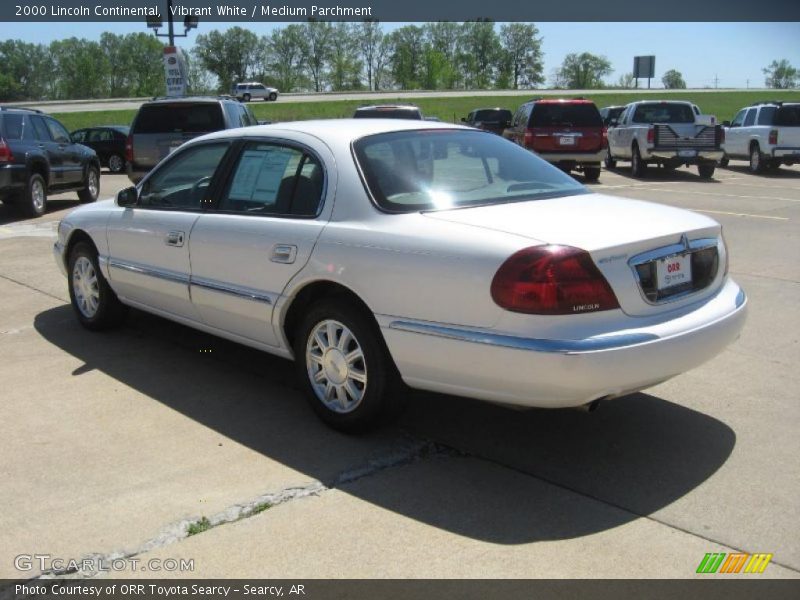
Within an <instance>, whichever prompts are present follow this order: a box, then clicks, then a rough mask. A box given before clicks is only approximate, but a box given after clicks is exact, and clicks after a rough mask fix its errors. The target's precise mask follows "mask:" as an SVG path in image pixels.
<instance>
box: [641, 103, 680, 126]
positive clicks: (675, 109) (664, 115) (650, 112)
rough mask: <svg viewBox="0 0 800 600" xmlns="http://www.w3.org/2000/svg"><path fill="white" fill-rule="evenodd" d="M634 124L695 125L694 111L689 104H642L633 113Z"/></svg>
mask: <svg viewBox="0 0 800 600" xmlns="http://www.w3.org/2000/svg"><path fill="white" fill-rule="evenodd" d="M633 122H634V123H694V111H693V110H692V107H691V106H690V105H688V104H670V103H668V102H660V103H658V104H640V105H639V106H637V107H636V111H635V112H634V113H633Z"/></svg>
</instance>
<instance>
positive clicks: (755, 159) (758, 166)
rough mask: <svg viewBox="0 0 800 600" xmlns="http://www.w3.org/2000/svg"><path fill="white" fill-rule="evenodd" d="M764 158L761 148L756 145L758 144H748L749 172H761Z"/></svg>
mask: <svg viewBox="0 0 800 600" xmlns="http://www.w3.org/2000/svg"><path fill="white" fill-rule="evenodd" d="M765 162H766V161H765V159H764V155H763V154H761V148H759V147H758V144H751V145H750V172H751V173H763V172H764V167H765Z"/></svg>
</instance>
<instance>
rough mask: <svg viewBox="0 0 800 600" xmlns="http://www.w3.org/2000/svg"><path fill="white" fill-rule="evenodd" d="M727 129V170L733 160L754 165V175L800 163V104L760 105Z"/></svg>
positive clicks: (740, 114) (747, 109) (743, 113)
mask: <svg viewBox="0 0 800 600" xmlns="http://www.w3.org/2000/svg"><path fill="white" fill-rule="evenodd" d="M723 125H724V126H725V143H724V144H723V145H722V149H723V150H724V151H725V155H724V156H723V158H722V160H721V161H720V165H722V166H723V167H726V166H727V165H728V160H729V159H731V158H734V159H742V160H747V161H750V170H751V171H752V172H753V173H760V172H762V171H764V170H765V169H777V168H778V167H780V166H781V165H793V164H795V163H800V102H759V103H758V104H754V105H752V106H748V107H745V108H743V109H742V110H740V111H739V112H738V113H736V116H735V117H734V119H733V121H732V122H730V123H729V122H727V121H725V122H724V123H723Z"/></svg>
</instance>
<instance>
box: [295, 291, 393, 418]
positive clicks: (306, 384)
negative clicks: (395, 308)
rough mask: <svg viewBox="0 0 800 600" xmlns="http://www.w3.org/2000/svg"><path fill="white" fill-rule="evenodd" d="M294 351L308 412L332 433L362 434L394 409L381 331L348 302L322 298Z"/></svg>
mask: <svg viewBox="0 0 800 600" xmlns="http://www.w3.org/2000/svg"><path fill="white" fill-rule="evenodd" d="M294 352H295V362H296V368H297V375H298V377H299V379H300V382H301V385H302V387H303V391H304V392H305V395H306V397H307V399H308V401H309V403H310V404H311V408H312V409H313V410H314V412H315V413H316V414H317V416H318V417H319V418H320V419H322V420H323V421H324V422H325V423H327V424H328V425H330V426H331V427H333V428H334V429H339V430H341V431H346V432H358V431H365V430H367V429H369V428H371V427H373V426H375V425H376V424H378V423H379V422H380V421H381V420H383V419H385V418H386V417H387V416H392V414H393V413H394V412H395V411H396V409H397V408H399V402H398V400H397V397H396V396H395V395H393V394H392V392H393V391H395V390H394V389H393V388H394V387H396V385H395V384H396V383H397V378H396V375H395V374H396V371H395V367H394V364H393V363H392V360H391V358H390V357H389V354H388V351H387V349H386V347H385V345H384V343H383V340H382V339H381V337H380V333H379V332H378V331H377V329H376V326H375V324H374V323H373V322H372V320H371V319H370V318H369V317H368V315H365V314H364V313H362V312H361V311H359V310H356V309H354V308H353V306H352V304H350V303H345V302H343V301H341V300H337V299H326V300H322V301H320V302H319V303H317V304H315V305H314V306H312V308H311V309H310V310H309V312H308V313H307V314H306V316H305V318H304V319H303V321H302V323H301V324H300V326H299V328H298V331H297V335H296V336H295V343H294Z"/></svg>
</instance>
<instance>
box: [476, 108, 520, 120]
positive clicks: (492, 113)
mask: <svg viewBox="0 0 800 600" xmlns="http://www.w3.org/2000/svg"><path fill="white" fill-rule="evenodd" d="M474 119H475V120H476V121H482V122H484V123H494V122H497V123H501V122H503V121H510V120H511V111H510V110H490V109H487V110H476V111H475V117H474Z"/></svg>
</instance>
